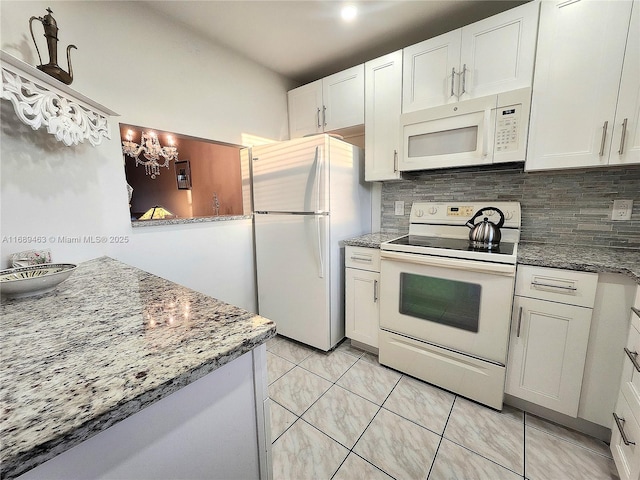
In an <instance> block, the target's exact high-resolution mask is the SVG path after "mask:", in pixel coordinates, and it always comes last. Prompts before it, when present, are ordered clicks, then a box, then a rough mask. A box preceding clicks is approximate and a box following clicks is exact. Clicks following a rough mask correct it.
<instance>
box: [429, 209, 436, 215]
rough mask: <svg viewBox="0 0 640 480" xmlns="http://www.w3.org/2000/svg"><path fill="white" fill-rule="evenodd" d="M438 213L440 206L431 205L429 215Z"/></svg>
mask: <svg viewBox="0 0 640 480" xmlns="http://www.w3.org/2000/svg"><path fill="white" fill-rule="evenodd" d="M436 213H438V207H429V215H435V214H436Z"/></svg>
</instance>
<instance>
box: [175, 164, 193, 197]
mask: <svg viewBox="0 0 640 480" xmlns="http://www.w3.org/2000/svg"><path fill="white" fill-rule="evenodd" d="M175 167H176V180H177V181H178V190H191V168H190V167H189V160H183V161H181V162H175Z"/></svg>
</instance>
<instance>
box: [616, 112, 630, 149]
mask: <svg viewBox="0 0 640 480" xmlns="http://www.w3.org/2000/svg"><path fill="white" fill-rule="evenodd" d="M627 120H629V119H628V118H625V119H624V121H623V122H622V134H621V135H620V150H618V155H622V154H623V153H624V139H625V137H626V136H627Z"/></svg>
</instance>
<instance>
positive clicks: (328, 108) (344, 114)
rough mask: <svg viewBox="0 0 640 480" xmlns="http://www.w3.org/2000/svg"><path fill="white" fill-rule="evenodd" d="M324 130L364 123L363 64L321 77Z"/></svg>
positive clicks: (328, 130)
mask: <svg viewBox="0 0 640 480" xmlns="http://www.w3.org/2000/svg"><path fill="white" fill-rule="evenodd" d="M322 99H323V102H324V107H323V112H322V117H323V126H324V131H325V132H330V131H333V130H337V129H339V128H345V127H352V126H354V125H362V124H363V123H364V65H357V66H355V67H352V68H348V69H346V70H343V71H342V72H338V73H334V74H333V75H330V76H328V77H325V78H323V79H322Z"/></svg>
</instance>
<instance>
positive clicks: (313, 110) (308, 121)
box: [287, 80, 323, 138]
mask: <svg viewBox="0 0 640 480" xmlns="http://www.w3.org/2000/svg"><path fill="white" fill-rule="evenodd" d="M287 100H288V103H289V136H290V137H291V138H300V137H304V136H305V135H309V134H312V133H322V131H323V127H322V107H323V104H322V80H317V81H315V82H312V83H309V84H307V85H303V86H301V87H298V88H295V89H293V90H291V91H289V92H288V94H287Z"/></svg>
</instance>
